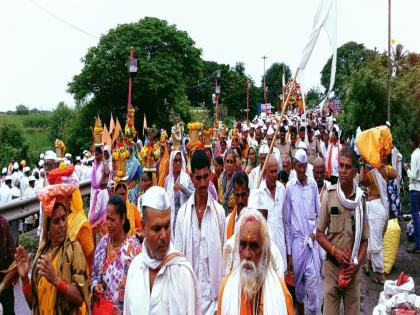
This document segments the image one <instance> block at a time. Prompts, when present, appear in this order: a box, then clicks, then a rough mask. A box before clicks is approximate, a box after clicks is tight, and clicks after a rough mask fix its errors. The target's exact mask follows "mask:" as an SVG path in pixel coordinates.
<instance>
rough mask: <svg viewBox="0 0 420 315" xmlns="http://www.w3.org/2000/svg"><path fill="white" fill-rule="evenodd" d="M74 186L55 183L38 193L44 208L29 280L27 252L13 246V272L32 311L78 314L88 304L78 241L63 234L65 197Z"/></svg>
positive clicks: (65, 209) (84, 264) (28, 257)
mask: <svg viewBox="0 0 420 315" xmlns="http://www.w3.org/2000/svg"><path fill="white" fill-rule="evenodd" d="M75 189H76V187H75V186H72V185H69V184H58V185H51V186H48V187H46V188H44V189H43V190H41V191H40V192H39V193H38V196H39V199H40V200H41V202H42V205H43V211H44V215H43V229H42V236H41V244H40V246H39V249H38V252H37V254H36V256H35V261H34V264H33V269H32V274H31V279H29V276H28V273H29V268H30V264H31V263H30V259H31V254H28V253H26V252H25V249H24V248H23V247H22V246H19V247H18V248H17V249H16V256H15V261H16V266H17V271H18V274H19V277H20V279H21V281H22V291H23V294H24V296H25V299H26V301H27V303H28V305H29V307H30V308H31V309H32V314H58V315H64V314H65V315H67V314H79V313H80V308H81V307H82V306H83V303H86V305H88V304H87V303H88V296H89V292H88V291H89V280H88V274H87V265H86V260H85V257H84V255H83V251H82V248H81V246H80V244H79V243H78V242H77V241H71V240H70V238H69V237H68V235H67V209H68V207H69V204H68V203H69V202H68V197H69V196H70V195H71V194H72V193H73V191H74V190H75Z"/></svg>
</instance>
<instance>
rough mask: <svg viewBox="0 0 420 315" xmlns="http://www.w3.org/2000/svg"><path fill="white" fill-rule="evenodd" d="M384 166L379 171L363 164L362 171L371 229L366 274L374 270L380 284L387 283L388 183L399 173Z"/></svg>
mask: <svg viewBox="0 0 420 315" xmlns="http://www.w3.org/2000/svg"><path fill="white" fill-rule="evenodd" d="M385 161H386V160H385V159H384V160H383V164H382V166H381V167H380V168H379V169H376V168H372V169H370V170H369V169H368V168H367V166H365V164H362V167H361V170H360V184H361V185H363V186H365V187H367V188H368V190H369V195H368V201H367V213H368V214H367V216H368V223H369V228H370V231H369V232H370V233H369V242H368V251H367V258H368V260H367V264H365V265H364V266H363V269H364V271H365V272H366V273H369V272H370V268H372V270H373V272H374V275H373V278H372V280H373V281H374V282H376V283H379V284H384V283H385V280H386V279H385V274H384V256H383V240H384V234H385V230H386V227H387V224H388V215H389V203H388V192H387V181H388V180H391V179H394V178H396V177H397V172H396V171H395V170H394V169H393V168H392V166H390V165H386V164H385V163H384V162H385Z"/></svg>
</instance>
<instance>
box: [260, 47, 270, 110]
mask: <svg viewBox="0 0 420 315" xmlns="http://www.w3.org/2000/svg"><path fill="white" fill-rule="evenodd" d="M261 58H262V59H263V60H264V76H263V78H264V79H263V81H264V84H263V85H264V86H263V89H264V103H265V114H267V111H268V110H267V89H266V86H265V60H266V59H267V56H265V55H264V56H262V57H261Z"/></svg>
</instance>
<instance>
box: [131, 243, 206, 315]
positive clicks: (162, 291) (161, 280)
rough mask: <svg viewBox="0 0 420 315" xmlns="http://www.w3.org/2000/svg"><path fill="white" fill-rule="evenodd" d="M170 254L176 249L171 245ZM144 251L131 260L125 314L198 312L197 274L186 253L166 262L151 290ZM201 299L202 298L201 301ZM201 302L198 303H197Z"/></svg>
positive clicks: (162, 314)
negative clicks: (185, 255)
mask: <svg viewBox="0 0 420 315" xmlns="http://www.w3.org/2000/svg"><path fill="white" fill-rule="evenodd" d="M171 248H172V250H171V249H170V253H173V252H175V251H174V250H173V247H172V246H171ZM146 255H147V254H146V253H145V251H143V252H142V253H141V254H140V255H138V256H136V257H135V258H134V259H133V261H132V262H131V265H130V268H129V269H128V274H127V281H126V284H125V294H124V314H126V315H137V314H148V315H165V314H171V315H178V314H179V315H181V314H182V315H184V314H187V315H196V314H197V315H198V314H201V310H200V304H199V303H197V299H199V297H197V296H196V292H197V291H196V281H197V280H196V277H195V275H194V272H193V270H192V267H191V264H190V263H189V262H188V260H187V259H186V258H185V257H184V256H178V257H175V258H173V259H172V260H171V261H169V262H168V263H166V264H165V265H164V266H163V267H162V268H161V269H160V270H159V272H158V274H157V275H156V278H155V281H154V283H153V288H152V291H150V280H149V267H148V265H147V264H146V263H145V260H146V259H147V258H146V257H145V256H146ZM198 302H199V301H198ZM196 305H197V306H196Z"/></svg>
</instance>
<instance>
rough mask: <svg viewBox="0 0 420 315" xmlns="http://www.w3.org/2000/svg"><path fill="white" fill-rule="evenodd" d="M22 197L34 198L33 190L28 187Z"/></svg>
mask: <svg viewBox="0 0 420 315" xmlns="http://www.w3.org/2000/svg"><path fill="white" fill-rule="evenodd" d="M22 197H24V198H31V197H36V192H35V189H34V188H32V187H30V186H29V187H28V188H26V190H25V191H24V192H23V195H22Z"/></svg>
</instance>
